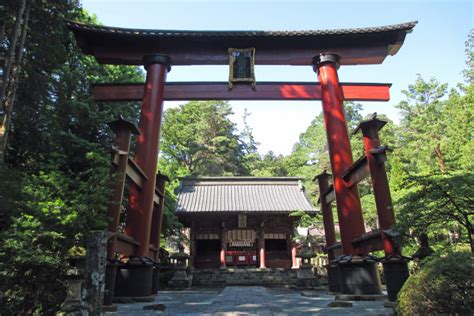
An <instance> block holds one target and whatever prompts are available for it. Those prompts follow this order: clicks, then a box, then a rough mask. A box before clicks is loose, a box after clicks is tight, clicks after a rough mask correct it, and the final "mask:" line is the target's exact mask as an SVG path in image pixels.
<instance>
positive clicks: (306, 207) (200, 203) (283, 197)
mask: <svg viewBox="0 0 474 316" xmlns="http://www.w3.org/2000/svg"><path fill="white" fill-rule="evenodd" d="M301 180H302V179H301V178H293V177H274V178H256V177H202V178H183V179H182V180H181V187H180V189H179V192H178V203H177V208H176V212H177V213H178V214H179V213H181V214H183V213H195V212H292V211H295V210H302V211H308V212H314V211H316V210H315V209H314V207H313V206H312V205H311V203H310V202H309V200H308V198H307V197H306V193H305V190H304V187H303V186H302V184H301Z"/></svg>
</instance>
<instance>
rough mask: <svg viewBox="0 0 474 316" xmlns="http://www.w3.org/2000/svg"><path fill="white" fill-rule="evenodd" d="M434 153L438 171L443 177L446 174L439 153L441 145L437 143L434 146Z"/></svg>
mask: <svg viewBox="0 0 474 316" xmlns="http://www.w3.org/2000/svg"><path fill="white" fill-rule="evenodd" d="M434 152H435V154H436V159H437V160H438V166H439V170H440V171H441V174H442V175H445V174H446V167H445V166H444V160H443V154H442V152H441V145H440V144H439V143H438V145H437V146H436V148H435V150H434Z"/></svg>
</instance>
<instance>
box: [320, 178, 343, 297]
mask: <svg viewBox="0 0 474 316" xmlns="http://www.w3.org/2000/svg"><path fill="white" fill-rule="evenodd" d="M330 178H331V175H330V174H329V173H327V172H326V170H324V171H323V172H322V173H321V174H319V175H317V176H316V177H314V179H313V181H314V180H317V181H318V186H319V200H320V203H321V213H322V214H323V225H324V236H325V238H326V248H329V247H331V246H333V245H335V244H336V230H335V227H334V217H333V215H332V208H331V204H330V203H326V201H325V199H324V196H323V195H324V193H326V192H327V191H328V189H329V179H330ZM327 254H328V260H329V262H328V265H327V266H326V269H327V273H328V289H329V292H340V291H341V282H340V276H339V268H338V266H337V264H336V263H335V262H334V259H335V256H334V250H333V249H328V250H327Z"/></svg>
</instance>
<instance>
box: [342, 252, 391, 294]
mask: <svg viewBox="0 0 474 316" xmlns="http://www.w3.org/2000/svg"><path fill="white" fill-rule="evenodd" d="M337 262H338V266H339V274H340V278H341V293H342V294H356V295H370V294H382V286H381V283H380V277H379V273H378V271H377V262H376V261H375V260H374V258H373V257H369V256H364V257H359V256H344V257H341V258H338V259H337Z"/></svg>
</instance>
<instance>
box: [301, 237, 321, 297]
mask: <svg viewBox="0 0 474 316" xmlns="http://www.w3.org/2000/svg"><path fill="white" fill-rule="evenodd" d="M315 256H316V253H315V252H314V251H313V250H311V249H309V248H308V247H307V246H306V245H305V246H303V249H302V250H301V251H300V252H299V253H298V254H297V255H296V257H298V258H301V265H300V268H299V269H297V270H296V286H297V287H298V288H303V289H308V288H314V287H318V286H320V285H321V284H320V283H319V280H318V278H316V276H315V275H314V273H313V265H312V264H311V258H314V257H315Z"/></svg>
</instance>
